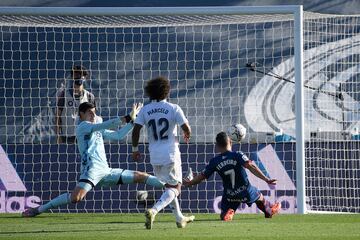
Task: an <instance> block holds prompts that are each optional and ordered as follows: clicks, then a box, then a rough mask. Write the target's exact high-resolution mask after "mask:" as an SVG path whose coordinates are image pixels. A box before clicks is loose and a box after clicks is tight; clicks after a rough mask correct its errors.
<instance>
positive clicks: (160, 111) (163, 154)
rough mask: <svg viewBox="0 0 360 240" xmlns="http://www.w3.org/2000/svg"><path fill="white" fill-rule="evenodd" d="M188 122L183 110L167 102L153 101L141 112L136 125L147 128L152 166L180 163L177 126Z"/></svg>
mask: <svg viewBox="0 0 360 240" xmlns="http://www.w3.org/2000/svg"><path fill="white" fill-rule="evenodd" d="M187 122H188V120H187V119H186V117H185V115H184V112H183V110H182V109H181V108H180V107H179V106H178V105H177V104H172V103H168V102H167V101H166V100H162V101H160V102H157V101H152V102H151V103H149V104H147V105H145V106H144V107H143V108H142V109H141V110H140V112H139V114H138V116H137V118H136V119H135V123H136V124H140V125H142V126H146V128H147V135H148V141H149V152H150V162H151V164H154V165H164V164H167V163H171V162H175V161H180V150H179V141H178V136H177V135H178V134H177V132H178V131H177V125H179V126H181V125H183V124H184V123H187Z"/></svg>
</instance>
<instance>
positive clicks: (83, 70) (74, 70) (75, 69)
mask: <svg viewBox="0 0 360 240" xmlns="http://www.w3.org/2000/svg"><path fill="white" fill-rule="evenodd" d="M75 73H80V76H84V77H86V78H87V77H88V76H89V72H88V70H87V69H86V68H85V67H83V66H81V65H74V66H73V67H72V69H71V77H74V75H75Z"/></svg>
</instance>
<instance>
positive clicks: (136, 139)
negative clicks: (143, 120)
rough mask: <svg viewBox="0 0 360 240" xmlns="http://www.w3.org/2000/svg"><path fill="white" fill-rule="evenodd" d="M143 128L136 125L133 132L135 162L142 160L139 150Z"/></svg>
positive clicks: (133, 156)
mask: <svg viewBox="0 0 360 240" xmlns="http://www.w3.org/2000/svg"><path fill="white" fill-rule="evenodd" d="M141 128H142V126H141V125H140V124H135V126H134V128H133V131H132V158H133V160H134V161H135V162H137V161H139V160H140V159H141V155H140V152H139V148H138V145H139V138H140V130H141Z"/></svg>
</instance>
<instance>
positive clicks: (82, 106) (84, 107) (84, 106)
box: [79, 102, 95, 116]
mask: <svg viewBox="0 0 360 240" xmlns="http://www.w3.org/2000/svg"><path fill="white" fill-rule="evenodd" d="M92 108H95V104H93V103H91V102H83V103H82V104H80V106H79V116H80V112H82V113H85V112H86V111H87V110H88V109H92Z"/></svg>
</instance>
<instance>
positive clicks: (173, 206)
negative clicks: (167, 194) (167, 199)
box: [169, 197, 184, 222]
mask: <svg viewBox="0 0 360 240" xmlns="http://www.w3.org/2000/svg"><path fill="white" fill-rule="evenodd" d="M169 206H170V208H171V210H172V212H173V214H174V215H175V218H176V222H181V220H182V219H183V218H184V215H183V214H182V212H181V209H180V204H179V199H178V198H177V197H175V198H174V200H172V202H171V203H170V204H169Z"/></svg>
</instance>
